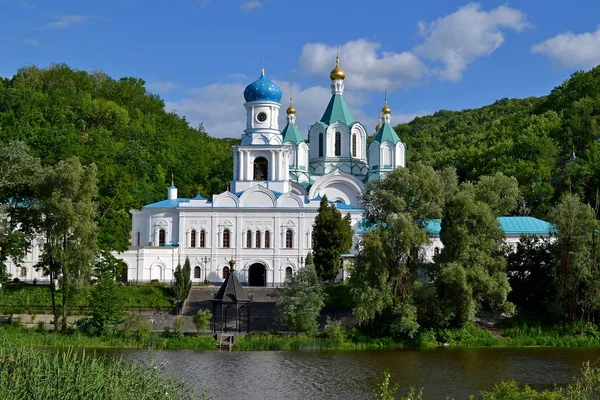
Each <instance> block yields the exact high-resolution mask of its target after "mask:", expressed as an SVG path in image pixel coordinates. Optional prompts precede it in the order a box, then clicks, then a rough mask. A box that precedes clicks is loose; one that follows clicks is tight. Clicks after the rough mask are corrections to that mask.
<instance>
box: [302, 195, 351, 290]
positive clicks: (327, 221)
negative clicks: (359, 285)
mask: <svg viewBox="0 0 600 400" xmlns="http://www.w3.org/2000/svg"><path fill="white" fill-rule="evenodd" d="M353 233H354V232H353V231H352V225H351V222H350V214H347V215H346V216H345V217H342V213H341V212H340V210H338V209H337V207H336V205H335V204H328V201H327V196H323V198H322V199H321V203H320V204H319V213H318V214H317V217H316V218H315V223H314V225H313V233H312V234H313V237H314V242H315V244H314V249H313V252H314V263H315V268H316V271H317V275H318V277H319V278H320V279H322V280H324V281H333V280H334V279H335V277H336V276H337V274H338V272H339V270H340V268H341V264H342V262H341V259H340V255H342V254H344V253H348V252H349V251H350V248H351V247H352V235H353Z"/></svg>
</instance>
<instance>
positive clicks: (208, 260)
mask: <svg viewBox="0 0 600 400" xmlns="http://www.w3.org/2000/svg"><path fill="white" fill-rule="evenodd" d="M202 262H204V283H205V284H208V279H207V278H206V264H207V263H209V262H210V257H206V256H204V258H203V259H202Z"/></svg>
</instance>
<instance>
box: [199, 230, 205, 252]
mask: <svg viewBox="0 0 600 400" xmlns="http://www.w3.org/2000/svg"><path fill="white" fill-rule="evenodd" d="M200 247H202V248H204V247H206V231H205V230H204V229H202V230H201V231H200Z"/></svg>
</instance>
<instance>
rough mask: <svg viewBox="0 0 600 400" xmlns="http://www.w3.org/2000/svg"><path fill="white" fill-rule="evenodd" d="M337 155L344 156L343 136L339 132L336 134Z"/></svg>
mask: <svg viewBox="0 0 600 400" xmlns="http://www.w3.org/2000/svg"><path fill="white" fill-rule="evenodd" d="M334 149H335V155H336V156H341V155H342V134H341V133H339V132H336V133H335V148H334Z"/></svg>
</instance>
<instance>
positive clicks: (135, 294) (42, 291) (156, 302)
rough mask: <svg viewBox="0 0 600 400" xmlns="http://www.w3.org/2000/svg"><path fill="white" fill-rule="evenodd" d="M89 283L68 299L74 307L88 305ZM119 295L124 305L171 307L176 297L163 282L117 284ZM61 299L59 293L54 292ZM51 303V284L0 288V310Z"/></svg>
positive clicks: (20, 309)
mask: <svg viewBox="0 0 600 400" xmlns="http://www.w3.org/2000/svg"><path fill="white" fill-rule="evenodd" d="M90 289H91V287H90V286H86V287H84V288H82V289H81V290H80V291H78V292H77V294H76V295H75V297H74V298H73V299H72V300H71V302H70V304H72V307H73V308H79V307H87V306H88V305H89V301H90ZM118 295H119V296H120V297H121V298H122V299H123V306H124V307H126V308H140V307H142V308H172V307H173V304H174V301H175V297H174V295H173V289H172V288H171V287H170V286H165V285H162V284H144V285H120V286H119V287H118ZM57 299H60V292H57ZM51 306H52V298H51V294H50V286H48V285H29V284H23V283H8V284H5V285H4V286H3V287H2V288H1V289H0V313H9V314H21V313H25V312H26V311H27V310H28V309H29V308H34V307H47V308H50V307H51Z"/></svg>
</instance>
